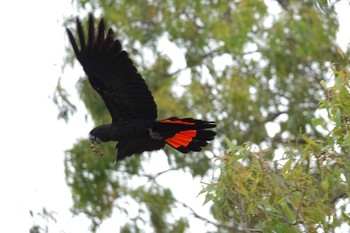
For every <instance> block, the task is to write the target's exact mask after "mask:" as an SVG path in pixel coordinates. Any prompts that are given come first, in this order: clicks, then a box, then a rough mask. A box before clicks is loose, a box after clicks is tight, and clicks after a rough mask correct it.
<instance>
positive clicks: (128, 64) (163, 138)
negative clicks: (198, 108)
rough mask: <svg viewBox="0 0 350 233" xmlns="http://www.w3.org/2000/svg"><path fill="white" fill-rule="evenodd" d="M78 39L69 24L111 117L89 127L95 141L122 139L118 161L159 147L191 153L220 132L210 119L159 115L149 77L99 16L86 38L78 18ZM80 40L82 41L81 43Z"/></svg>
mask: <svg viewBox="0 0 350 233" xmlns="http://www.w3.org/2000/svg"><path fill="white" fill-rule="evenodd" d="M76 24H77V40H76V39H75V38H74V35H73V33H72V32H71V31H70V30H69V29H67V33H68V37H69V40H70V43H71V44H72V47H73V50H74V53H75V55H76V57H77V59H78V60H79V62H80V64H81V65H82V66H83V68H84V71H85V73H86V74H87V76H88V79H89V82H90V84H91V86H92V87H93V88H94V89H95V90H96V91H97V92H98V93H99V95H100V96H101V97H102V99H103V101H104V103H105V104H106V107H107V108H108V110H109V113H110V114H111V117H112V123H111V124H105V125H100V126H97V127H96V128H94V129H92V130H91V131H90V135H89V139H90V141H91V142H92V143H101V142H108V141H118V144H117V146H116V149H117V151H118V152H117V161H118V160H121V159H124V158H125V157H128V156H131V155H133V154H135V153H142V152H144V151H153V150H159V149H161V148H163V147H164V146H165V144H168V145H170V146H171V147H173V148H174V149H176V150H178V151H180V152H182V153H189V152H190V151H201V149H202V147H204V146H206V145H207V144H208V141H211V140H213V139H214V137H215V135H216V133H215V132H214V131H212V130H210V128H214V127H215V126H216V125H215V123H214V122H211V121H203V120H196V119H192V118H183V119H180V118H177V117H171V118H168V119H165V120H156V119H157V105H156V103H155V102H154V99H153V96H152V94H151V92H150V90H149V89H148V87H147V85H146V83H145V80H144V79H143V78H142V77H141V75H140V74H139V73H138V72H137V69H136V68H135V66H134V65H133V62H132V61H131V60H130V58H129V56H128V54H127V52H125V51H124V50H123V49H122V46H121V43H120V41H119V40H117V39H115V38H114V32H113V30H112V29H109V30H108V31H107V33H106V32H105V23H104V21H103V19H102V20H101V21H100V23H99V25H98V28H97V32H95V23H94V18H93V16H92V14H90V15H89V22H88V34H87V40H86V39H85V35H84V30H83V27H82V25H81V22H80V20H79V18H77V19H76ZM78 44H79V45H78Z"/></svg>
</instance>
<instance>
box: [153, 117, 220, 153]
mask: <svg viewBox="0 0 350 233" xmlns="http://www.w3.org/2000/svg"><path fill="white" fill-rule="evenodd" d="M215 126H216V125H215V123H214V122H212V121H203V120H197V119H193V118H183V119H179V118H177V117H172V118H168V119H165V120H162V121H160V122H158V124H157V125H156V127H155V128H154V131H155V132H157V133H159V135H160V136H161V137H162V138H164V140H165V142H166V143H167V144H168V145H170V146H171V147H173V148H175V149H176V150H178V151H180V152H182V153H189V152H191V151H201V150H202V148H203V147H205V146H206V145H208V141H212V140H213V139H214V137H215V135H216V133H215V132H214V131H212V130H210V129H211V128H214V127H215Z"/></svg>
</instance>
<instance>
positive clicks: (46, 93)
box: [0, 0, 350, 232]
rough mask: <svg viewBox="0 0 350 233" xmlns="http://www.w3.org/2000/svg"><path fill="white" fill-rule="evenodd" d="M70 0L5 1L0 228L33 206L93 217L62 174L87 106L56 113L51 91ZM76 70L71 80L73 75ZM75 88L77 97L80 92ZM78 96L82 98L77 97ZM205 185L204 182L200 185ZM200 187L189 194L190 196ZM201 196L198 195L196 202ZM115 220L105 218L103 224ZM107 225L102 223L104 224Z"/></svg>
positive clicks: (73, 228)
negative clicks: (66, 115) (66, 117)
mask: <svg viewBox="0 0 350 233" xmlns="http://www.w3.org/2000/svg"><path fill="white" fill-rule="evenodd" d="M70 3H71V0H57V1H53V0H51V1H48V0H32V1H26V0H22V1H21V0H20V1H2V3H0V30H1V32H0V35H1V37H0V78H1V80H2V82H1V85H0V106H1V113H0V124H1V127H0V145H1V153H0V155H1V157H0V158H1V162H0V184H1V191H0V222H1V223H0V229H1V230H2V231H3V232H28V230H29V228H30V227H31V226H32V224H33V220H32V218H31V217H30V214H29V210H33V211H34V213H35V212H38V211H40V210H41V208H42V207H46V208H47V209H48V210H54V211H56V212H57V213H58V215H57V218H58V221H59V222H58V223H57V224H53V225H52V226H51V228H50V230H51V231H50V232H60V230H64V231H65V232H86V229H87V228H88V226H89V221H88V220H87V219H86V218H84V217H83V216H81V217H75V218H72V214H71V213H70V212H69V208H70V207H71V205H72V200H71V194H70V191H69V189H68V187H67V186H66V183H65V180H64V166H63V158H64V153H63V151H64V150H65V149H68V148H70V147H71V146H72V144H73V143H74V142H75V141H76V139H77V138H79V137H86V135H87V133H88V132H89V130H90V129H91V127H92V125H91V123H86V122H85V118H84V114H85V110H84V107H83V106H82V105H81V104H79V105H78V108H79V112H78V114H76V115H74V117H73V118H72V119H71V121H70V122H69V124H66V123H65V122H64V121H62V120H60V121H58V120H57V113H58V112H57V107H56V106H55V105H54V104H53V102H52V100H51V97H52V94H53V92H54V89H55V85H56V83H57V80H58V79H59V77H61V76H62V71H61V64H62V59H63V55H64V47H65V46H64V44H65V43H66V42H67V38H66V36H65V32H64V28H63V27H62V21H63V17H64V16H68V15H71V14H73V10H72V7H71V4H70ZM338 9H339V13H340V14H341V19H342V23H341V36H340V37H339V43H340V45H341V46H342V47H343V48H344V47H345V46H346V44H347V43H349V41H350V34H349V33H350V30H349V28H348V26H349V25H348V22H350V20H349V19H346V18H345V17H346V16H347V14H349V12H350V8H349V7H348V4H347V1H345V0H344V1H343V2H342V3H341V7H338ZM80 74H81V70H79V71H73V70H71V69H67V70H66V72H65V74H64V79H63V81H64V82H65V85H66V86H68V87H70V88H74V86H73V85H74V83H75V82H76V80H77V78H78V77H79V75H80ZM70 77H72V79H71V80H69V78H70ZM75 95H76V93H75V91H72V97H73V98H75V97H76V96H75ZM75 103H77V102H75ZM194 190H197V191H198V190H200V184H198V186H197V187H195V188H194ZM196 194H198V192H194V193H193V194H191V197H190V198H192V199H194V198H195V195H196ZM201 203H202V200H198V205H200V204H201ZM103 227H104V228H108V229H110V228H111V227H112V228H116V227H117V225H116V223H113V221H107V223H106V224H104V226H103ZM102 231H103V228H102V229H101V232H102Z"/></svg>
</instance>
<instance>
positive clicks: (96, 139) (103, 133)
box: [89, 124, 112, 143]
mask: <svg viewBox="0 0 350 233" xmlns="http://www.w3.org/2000/svg"><path fill="white" fill-rule="evenodd" d="M111 134H112V127H111V124H107V125H100V126H97V127H96V128H94V129H92V130H91V131H90V133H89V140H90V142H91V143H101V142H108V141H111V140H112V138H111Z"/></svg>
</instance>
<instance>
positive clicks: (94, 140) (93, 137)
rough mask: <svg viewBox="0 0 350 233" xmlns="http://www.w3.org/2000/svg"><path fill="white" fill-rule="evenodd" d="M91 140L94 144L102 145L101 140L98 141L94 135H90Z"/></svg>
mask: <svg viewBox="0 0 350 233" xmlns="http://www.w3.org/2000/svg"><path fill="white" fill-rule="evenodd" d="M89 140H90V142H92V143H101V142H102V141H101V140H100V139H98V138H97V137H95V136H94V135H91V134H89Z"/></svg>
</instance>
